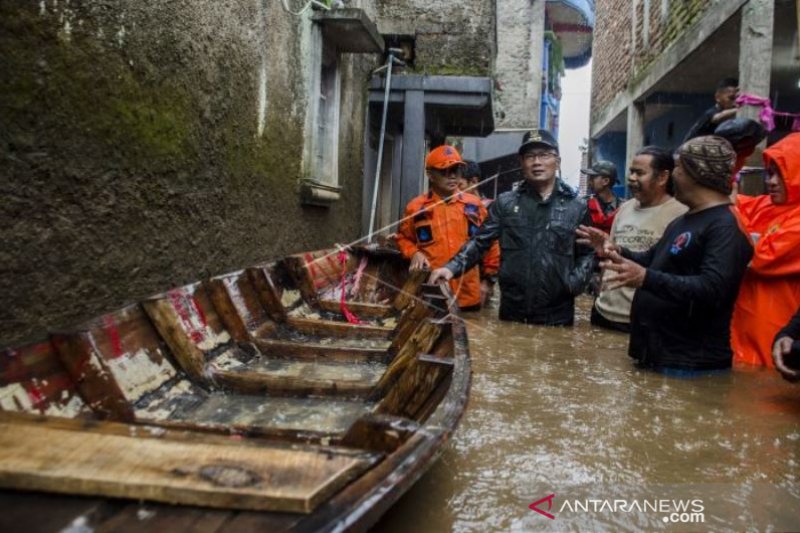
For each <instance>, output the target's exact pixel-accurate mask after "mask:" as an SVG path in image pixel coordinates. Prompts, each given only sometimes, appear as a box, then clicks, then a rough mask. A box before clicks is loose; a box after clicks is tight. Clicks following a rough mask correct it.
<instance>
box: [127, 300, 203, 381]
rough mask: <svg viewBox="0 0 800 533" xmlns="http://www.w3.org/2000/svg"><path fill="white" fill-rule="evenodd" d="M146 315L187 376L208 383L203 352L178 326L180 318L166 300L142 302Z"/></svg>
mask: <svg viewBox="0 0 800 533" xmlns="http://www.w3.org/2000/svg"><path fill="white" fill-rule="evenodd" d="M142 306H143V307H144V309H145V311H147V314H148V315H149V316H150V319H151V320H152V321H153V324H155V326H156V329H157V330H158V332H159V334H161V337H162V338H163V339H164V340H165V341H166V343H167V346H169V349H170V351H171V352H172V355H173V356H174V357H175V359H176V360H177V361H178V364H180V365H181V367H183V369H184V370H185V371H186V373H187V374H189V376H191V377H192V378H193V379H195V380H198V381H199V382H200V383H208V376H207V375H206V372H205V369H206V363H205V356H204V355H203V352H202V351H201V350H200V348H198V347H197V346H196V345H195V344H194V343H193V342H192V341H191V339H189V337H187V336H186V334H185V332H184V331H183V328H182V327H181V325H180V317H178V315H177V313H176V312H175V310H174V309H173V307H172V305H171V304H170V302H169V301H168V300H165V299H153V300H145V301H144V302H142Z"/></svg>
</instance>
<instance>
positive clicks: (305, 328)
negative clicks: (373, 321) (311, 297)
mask: <svg viewBox="0 0 800 533" xmlns="http://www.w3.org/2000/svg"><path fill="white" fill-rule="evenodd" d="M287 323H288V324H289V326H291V327H293V328H294V329H296V330H297V331H298V332H300V333H307V334H309V335H318V336H321V337H340V338H341V337H368V338H370V339H388V338H389V335H391V334H392V331H393V329H394V328H389V327H385V326H367V325H361V324H350V323H348V322H337V321H335V320H320V319H316V318H304V317H295V316H290V317H289V318H288V319H287Z"/></svg>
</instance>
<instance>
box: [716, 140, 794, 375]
mask: <svg viewBox="0 0 800 533" xmlns="http://www.w3.org/2000/svg"><path fill="white" fill-rule="evenodd" d="M764 166H765V168H766V169H767V180H766V184H767V192H768V194H765V195H761V196H755V197H753V196H744V195H739V196H737V199H736V204H737V207H738V209H739V213H740V215H741V216H740V219H741V221H742V223H743V224H744V226H745V228H746V230H747V232H748V233H750V235H751V237H752V238H753V240H754V241H755V243H756V244H755V254H754V255H753V260H752V262H751V263H750V267H749V268H748V271H747V273H746V274H745V277H744V280H743V281H742V286H741V288H740V289H739V297H738V298H737V300H736V306H735V307H734V311H733V321H732V323H731V345H732V348H733V360H734V363H735V364H739V365H742V364H749V365H759V366H766V367H770V368H772V367H773V361H772V342H773V339H774V337H775V334H776V333H777V332H778V331H779V330H780V329H781V328H782V327H783V326H784V325H785V324H786V323H787V322H788V321H789V319H790V318H791V317H792V315H793V314H794V312H795V311H796V310H797V308H798V307H800V133H793V134H790V135H788V136H786V137H785V138H783V139H782V140H781V141H779V142H778V143H776V144H774V145H772V146H770V147H769V148H767V149H766V150H765V151H764Z"/></svg>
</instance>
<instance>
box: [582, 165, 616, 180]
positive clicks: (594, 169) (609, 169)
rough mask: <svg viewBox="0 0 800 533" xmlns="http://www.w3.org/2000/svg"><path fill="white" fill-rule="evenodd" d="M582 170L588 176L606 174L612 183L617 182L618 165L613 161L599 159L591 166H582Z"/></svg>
mask: <svg viewBox="0 0 800 533" xmlns="http://www.w3.org/2000/svg"><path fill="white" fill-rule="evenodd" d="M581 172H583V173H584V174H586V175H587V176H605V177H607V178H609V179H610V180H611V183H612V184H613V183H616V182H617V165H615V164H614V163H612V162H611V161H598V162H596V163H595V164H593V165H592V166H591V168H582V169H581Z"/></svg>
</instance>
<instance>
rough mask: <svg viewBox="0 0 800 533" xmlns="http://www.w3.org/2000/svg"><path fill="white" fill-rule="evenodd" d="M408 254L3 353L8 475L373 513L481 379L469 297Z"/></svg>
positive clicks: (203, 291)
mask: <svg viewBox="0 0 800 533" xmlns="http://www.w3.org/2000/svg"><path fill="white" fill-rule="evenodd" d="M407 265H408V263H407V262H406V261H404V260H403V259H402V258H401V257H400V255H399V254H398V253H397V252H396V251H393V250H390V249H385V248H377V247H355V248H351V249H348V250H347V251H337V250H321V251H317V252H312V253H306V254H299V255H293V256H289V257H286V258H283V259H281V260H278V261H275V262H272V263H269V264H263V265H258V266H255V267H252V268H247V269H245V270H241V271H238V272H233V273H229V274H225V275H222V276H217V277H215V278H212V279H210V280H207V281H205V282H202V283H195V284H191V285H187V286H184V287H179V288H175V289H173V290H170V291H168V292H166V293H164V294H159V295H156V296H153V297H151V298H148V299H146V300H144V301H142V302H141V303H138V304H135V305H131V306H129V307H125V308H124V309H121V310H119V311H116V312H113V313H109V314H106V315H103V316H101V317H98V318H97V319H95V320H92V321H90V322H88V323H86V324H84V325H83V326H81V327H78V328H76V329H74V330H71V331H67V332H58V333H53V334H50V335H49V336H48V338H47V339H45V340H43V341H42V342H38V343H35V344H32V345H28V346H23V347H18V348H13V349H11V348H10V349H5V350H4V351H3V352H2V354H0V379H1V380H2V381H0V425H2V428H0V488H5V489H15V490H24V491H47V492H56V493H62V494H70V495H76V494H77V495H86V496H95V497H98V496H99V497H103V498H107V497H111V498H129V499H136V500H147V501H153V502H164V503H169V504H179V505H184V506H200V507H214V508H221V509H227V510H230V513H232V516H234V515H243V516H251V517H252V516H257V517H258V518H257V521H258V524H260V526H259V529H262V530H264V529H263V528H264V527H267V528H270V527H272V526H275V527H274V530H278V529H286V528H288V529H296V530H328V529H350V528H354V529H362V528H365V527H367V526H369V525H370V524H372V523H373V522H374V521H375V520H377V518H378V517H379V516H380V515H381V514H382V513H383V512H384V511H386V509H388V507H389V506H390V505H391V504H392V503H394V502H395V501H396V500H397V499H398V498H399V496H400V495H401V494H402V493H403V492H404V491H405V490H407V489H408V488H409V487H410V486H411V484H413V483H414V482H415V481H416V480H417V479H418V478H419V477H420V476H421V475H422V473H423V472H424V471H425V470H426V468H428V467H429V466H430V465H431V463H432V462H433V461H434V460H435V459H436V457H437V456H438V454H439V453H440V452H441V451H442V446H443V445H444V444H445V443H446V442H447V440H448V438H449V437H450V435H451V434H452V432H453V431H454V429H455V427H456V425H457V423H458V421H459V419H460V417H461V414H462V413H463V411H464V409H465V406H466V402H467V396H468V392H469V385H470V362H469V356H468V352H467V341H466V333H465V329H464V327H463V325H462V324H461V323H460V322H459V321H458V320H454V319H453V317H452V316H451V314H450V313H451V311H452V310H454V309H455V307H454V306H455V304H454V300H453V298H452V296H451V294H450V293H449V292H448V290H447V288H446V287H443V286H429V285H426V284H425V283H423V281H424V275H409V274H408V272H407ZM343 293H344V295H345V296H344V297H342V294H343ZM348 314H350V315H351V316H350V321H348V320H347V318H346V317H347V315H348ZM352 315H355V317H353V316H352ZM351 322H358V323H351ZM6 494H12V493H8V492H6ZM13 494H14V495H16V494H17V493H13ZM34 507H35V506H34ZM180 509H184V510H186V512H187V513H188V512H192V508H191V507H184V508H180ZM195 511H196V510H195ZM32 512H33V510H32ZM278 526H280V527H278ZM233 529H235V528H233Z"/></svg>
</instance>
